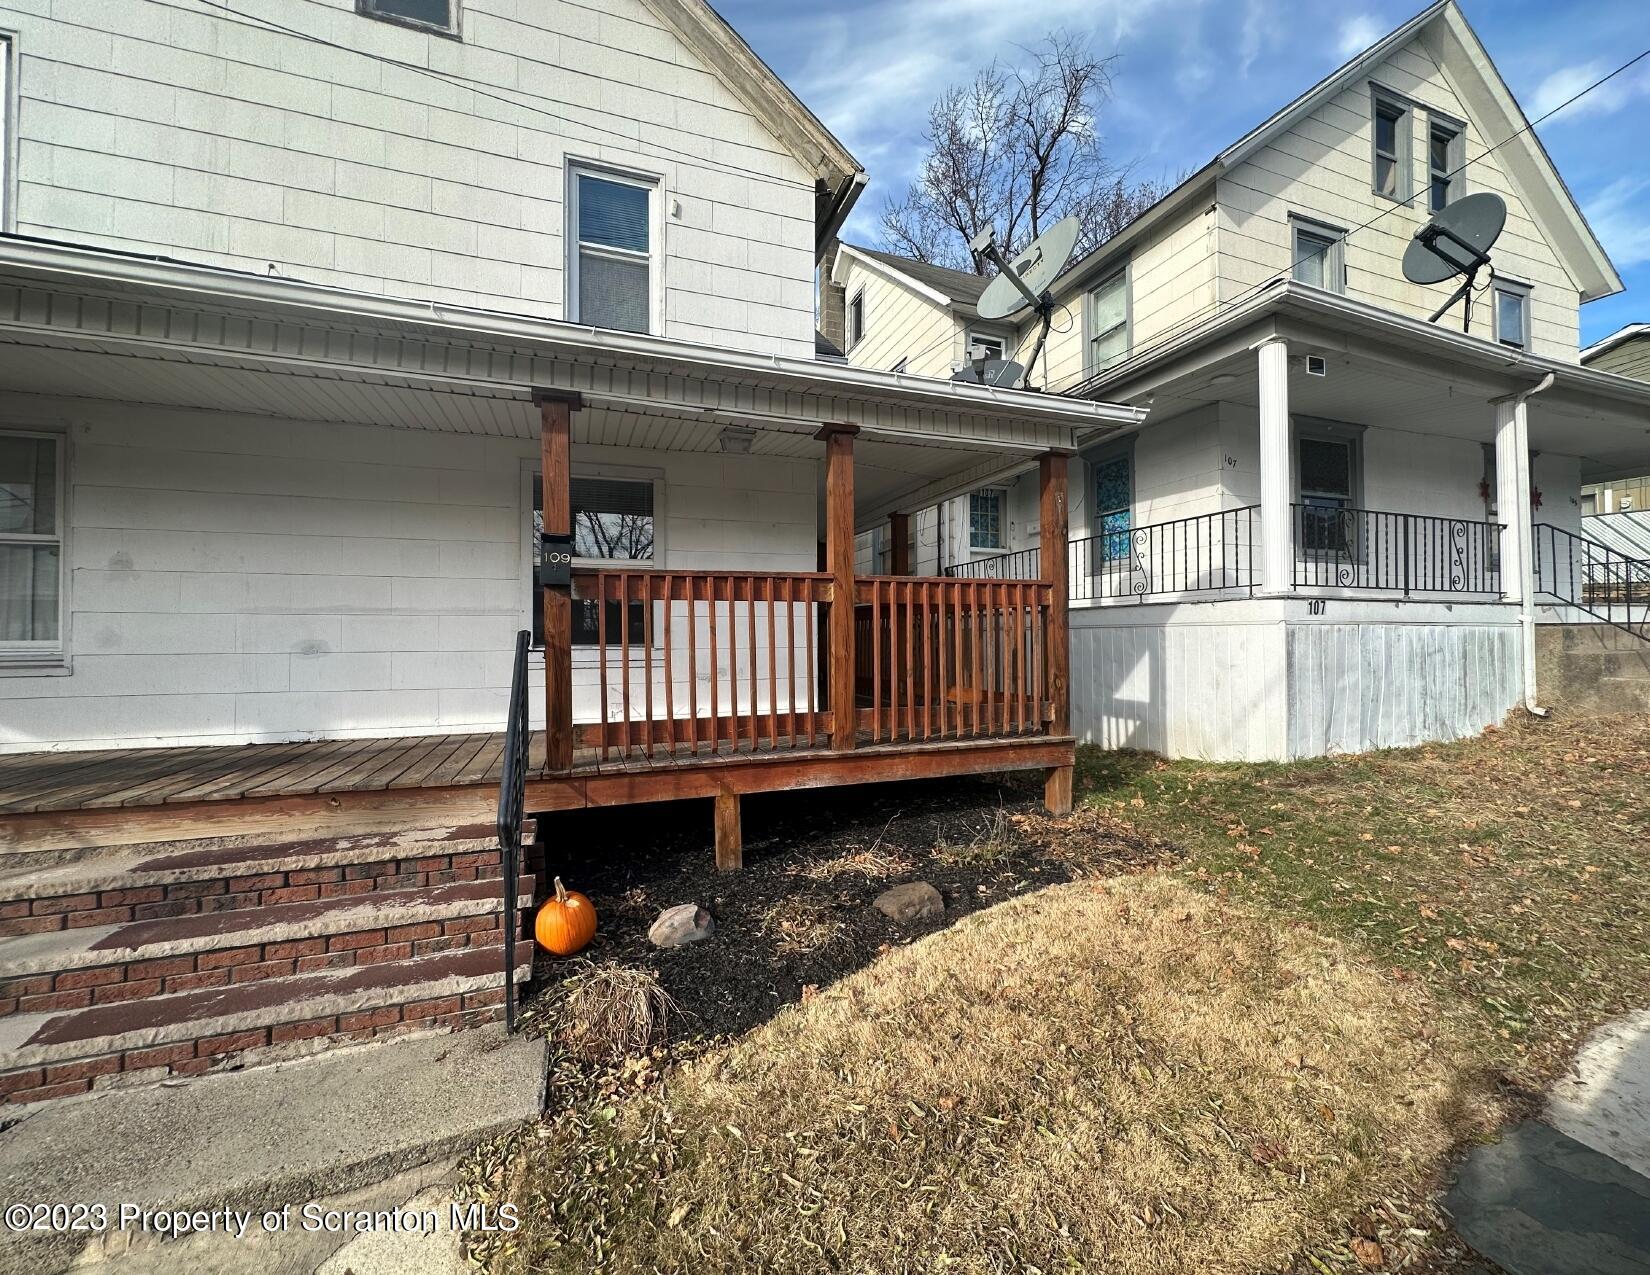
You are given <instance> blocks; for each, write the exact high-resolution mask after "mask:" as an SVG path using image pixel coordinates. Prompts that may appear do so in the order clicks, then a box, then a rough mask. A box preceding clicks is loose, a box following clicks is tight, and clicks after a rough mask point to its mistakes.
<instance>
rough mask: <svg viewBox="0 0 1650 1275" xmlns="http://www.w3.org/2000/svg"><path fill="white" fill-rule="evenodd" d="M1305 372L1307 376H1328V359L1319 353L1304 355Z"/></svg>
mask: <svg viewBox="0 0 1650 1275" xmlns="http://www.w3.org/2000/svg"><path fill="white" fill-rule="evenodd" d="M1306 374H1307V375H1308V376H1328V375H1329V360H1328V359H1326V358H1324V356H1323V355H1321V354H1308V355H1307V356H1306Z"/></svg>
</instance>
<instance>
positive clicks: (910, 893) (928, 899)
mask: <svg viewBox="0 0 1650 1275" xmlns="http://www.w3.org/2000/svg"><path fill="white" fill-rule="evenodd" d="M871 906H872V907H874V908H875V909H876V910H877V911H878V912H881V913H882V914H883V915H884V916H886V917H888V918H890V919H891V920H894V921H898V922H899V923H900V924H902V925H904V924H907V923H909V922H911V921H920V920H922V919H923V918H925V917H930V916H939V915H940V914H941V913H942V912H944V911H945V900H944V899H943V898H941V897H940V892H939V891H938V890H936V889H935V888H934V887H933V886H931V885H929V884H928V882H926V881H912V882H909V883H907V884H905V885H896V886H894V887H893V888H892V889H888V890H884V891H883V892H882V893H881V894H879V895H877V897H876V902H874V903H872V904H871Z"/></svg>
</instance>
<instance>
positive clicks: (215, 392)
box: [0, 0, 1142, 1102]
mask: <svg viewBox="0 0 1650 1275" xmlns="http://www.w3.org/2000/svg"><path fill="white" fill-rule="evenodd" d="M0 58H3V68H4V77H3V79H4V86H5V89H6V92H7V94H8V95H9V97H8V102H7V109H6V110H5V112H4V114H3V117H0V118H3V119H4V121H5V124H6V128H7V130H8V131H7V136H6V137H5V145H4V146H3V147H0V161H3V163H4V169H5V171H4V173H3V178H4V180H3V181H0V193H3V195H4V201H3V208H0V216H3V232H4V233H0V1097H3V1098H4V1100H6V1101H10V1102H27V1101H36V1100H42V1099H48V1098H53V1097H58V1096H61V1095H64V1094H67V1093H72V1092H78V1091H82V1090H84V1089H85V1088H87V1087H89V1086H93V1085H94V1084H102V1083H104V1078H105V1077H107V1076H111V1075H117V1076H121V1077H126V1076H128V1074H129V1073H133V1072H140V1071H141V1072H143V1073H145V1074H147V1075H150V1076H153V1075H155V1074H156V1073H157V1072H158V1073H159V1074H160V1075H165V1074H168V1072H169V1071H170V1072H171V1073H174V1074H175V1073H179V1072H182V1073H190V1072H194V1071H199V1070H203V1069H210V1068H212V1067H216V1066H220V1065H234V1064H235V1063H236V1061H237V1060H242V1061H244V1060H245V1059H247V1058H252V1057H254V1056H256V1057H262V1056H264V1054H265V1053H266V1052H267V1051H275V1052H279V1051H280V1050H281V1049H285V1048H288V1047H294V1046H302V1047H305V1048H308V1047H312V1046H313V1044H314V1043H315V1042H319V1041H326V1040H334V1039H358V1038H360V1037H361V1035H362V1034H367V1035H370V1034H373V1033H375V1032H381V1031H402V1030H406V1029H409V1028H411V1027H414V1026H417V1025H418V1024H420V1023H422V1024H425V1025H428V1024H431V1023H434V1024H436V1025H449V1024H455V1023H458V1022H461V1021H469V1020H470V1019H471V1018H473V1017H474V1016H487V1015H492V1014H496V1013H498V1012H499V1008H500V1006H501V1004H502V1003H503V1001H504V996H505V990H506V986H503V985H501V983H502V982H503V980H504V977H505V971H506V970H509V971H512V974H511V977H512V978H520V977H521V976H522V975H523V974H524V973H525V972H526V969H527V952H526V949H525V948H524V947H518V946H517V943H516V940H517V938H518V937H519V932H516V933H510V934H509V940H510V941H509V942H508V943H505V942H504V941H503V939H504V936H505V934H506V932H507V929H508V925H509V921H508V918H509V917H510V915H511V914H510V912H509V911H508V910H506V901H507V900H513V899H515V897H516V894H517V892H518V890H526V892H527V895H528V897H529V898H530V897H531V890H530V889H529V888H528V886H522V885H520V884H518V879H517V875H516V871H515V868H516V865H515V864H513V863H512V862H511V860H510V859H509V858H508V857H506V858H505V859H504V862H503V863H502V864H500V862H499V859H500V853H499V849H498V846H499V844H500V841H503V842H504V844H505V845H506V846H509V845H510V844H511V838H512V837H513V836H514V831H512V827H511V825H512V824H514V825H515V829H516V830H519V827H520V825H519V823H516V822H515V820H514V817H513V814H512V810H513V807H512V805H511V803H510V802H508V801H505V802H503V803H502V808H503V810H504V812H505V813H504V815H503V816H496V812H497V811H498V810H499V809H500V808H501V805H500V789H501V787H504V788H506V790H507V791H508V790H510V789H511V785H513V784H514V782H515V777H516V771H515V769H514V767H513V765H512V766H511V767H510V768H509V769H508V770H507V769H506V761H511V762H513V761H514V760H515V758H516V755H517V754H516V753H515V751H514V747H515V744H516V742H517V741H519V740H521V738H522V733H521V729H520V728H521V726H522V721H521V718H520V712H521V706H522V705H523V704H526V705H528V706H529V707H530V715H531V725H535V726H538V727H540V728H542V734H539V735H537V736H535V737H533V739H532V743H531V759H530V761H529V760H528V759H527V757H526V756H525V755H523V757H522V761H523V778H522V780H521V782H522V785H523V787H522V789H521V805H522V809H523V811H524V812H525V813H526V814H527V815H532V816H538V817H539V818H538V821H537V825H536V826H537V832H538V839H539V840H538V849H537V850H536V851H535V852H534V853H536V854H537V855H538V856H539V857H540V858H541V859H542V858H544V857H548V856H552V855H554V854H555V853H557V852H558V851H559V849H560V847H561V845H562V842H561V841H560V840H558V834H557V831H556V829H557V825H556V823H555V814H556V812H558V811H562V810H566V809H570V808H576V807H577V808H582V807H593V806H604V805H618V804H629V803H635V802H651V801H665V800H680V799H687V798H695V799H700V800H702V801H704V802H705V803H706V806H707V816H708V814H709V810H710V807H711V806H712V805H713V807H714V816H715V817H714V827H715V844H716V854H717V860H718V863H719V864H720V865H721V866H723V867H729V868H731V867H736V866H737V865H738V864H739V861H740V844H741V843H740V802H741V798H742V797H743V795H744V794H746V793H749V792H759V791H772V790H781V789H788V788H794V787H799V786H800V787H806V786H819V785H832V784H849V783H860V782H871V781H877V780H889V779H909V778H915V777H932V776H943V775H955V774H966V773H976V772H997V771H1001V770H1005V769H1007V770H1012V769H1022V770H1036V771H1041V772H1045V774H1046V783H1047V787H1046V792H1047V797H1048V801H1049V804H1050V805H1051V807H1053V808H1054V809H1057V810H1058V809H1064V808H1067V807H1069V803H1070V800H1071V776H1072V761H1073V748H1074V743H1073V739H1072V735H1071V730H1070V724H1069V717H1068V711H1067V707H1066V704H1067V688H1068V675H1067V656H1068V645H1067V640H1066V630H1065V614H1066V597H1065V590H1064V588H1063V587H1060V586H1058V585H1057V583H1056V582H1063V581H1064V579H1065V577H1066V574H1067V572H1066V566H1065V563H1064V561H1063V559H1062V558H1061V557H1060V553H1061V552H1062V551H1063V550H1064V548H1065V545H1066V543H1067V528H1066V513H1067V511H1066V494H1065V491H1066V489H1065V482H1066V472H1067V457H1068V456H1069V455H1070V454H1072V453H1073V452H1074V451H1075V449H1076V447H1077V442H1078V437H1079V435H1080V434H1081V435H1082V436H1084V437H1088V436H1091V435H1092V434H1094V433H1095V432H1097V431H1098V432H1106V431H1112V430H1117V429H1121V428H1123V427H1125V426H1127V425H1130V424H1133V423H1134V422H1135V421H1137V420H1139V419H1140V417H1141V415H1142V413H1141V411H1139V410H1138V409H1135V408H1131V407H1124V406H1119V405H1116V404H1112V403H1108V402H1103V401H1099V400H1091V399H1083V398H1063V397H1058V396H1053V395H1046V394H1032V393H1026V392H1021V391H1009V390H998V389H992V388H988V387H982V386H977V385H976V386H967V385H960V384H952V383H950V382H948V381H945V380H943V379H934V378H911V377H898V376H893V375H889V374H888V373H886V372H884V371H880V370H879V371H867V370H865V369H863V368H859V367H854V366H852V365H850V364H849V363H847V362H845V361H843V360H841V359H840V358H838V359H831V358H825V357H816V334H815V322H814V315H813V290H814V282H813V280H814V271H815V267H816V263H817V262H818V260H819V259H820V256H821V254H822V251H823V249H824V247H825V246H826V245H828V244H829V243H830V242H832V240H833V238H834V236H835V235H836V233H837V231H838V230H839V228H840V227H841V225H842V222H843V219H844V218H845V217H846V216H847V214H848V212H849V210H850V209H851V207H852V206H853V203H854V200H855V199H856V197H857V196H858V193H859V191H860V190H861V188H862V186H863V184H864V181H865V175H864V173H863V172H862V171H861V170H860V168H859V166H858V164H857V163H856V161H855V160H854V158H853V157H852V156H851V155H850V154H849V153H848V152H847V151H846V150H845V149H844V148H843V146H842V145H841V143H840V142H838V141H837V140H836V139H835V138H834V137H833V136H832V135H831V134H830V133H829V132H828V131H827V130H826V129H825V128H824V127H823V126H822V125H821V124H820V122H819V121H818V120H817V119H815V118H814V117H813V116H812V115H811V114H810V113H809V111H808V110H807V108H806V107H804V106H803V105H802V103H801V102H799V101H798V100H797V99H796V98H795V96H793V95H792V94H791V92H790V91H789V90H788V89H787V88H786V87H785V85H784V84H782V83H781V82H780V81H779V80H778V79H777V78H776V77H775V76H774V75H773V74H772V72H771V71H769V70H768V68H767V67H766V66H764V65H763V63H762V62H761V61H760V59H758V58H757V57H756V56H755V55H754V54H753V53H752V52H751V50H750V49H749V48H748V47H746V45H745V44H744V43H743V41H741V40H740V39H739V37H738V36H737V35H736V34H735V33H734V32H733V31H732V30H731V29H730V28H729V27H728V26H727V25H726V24H725V23H724V22H723V21H722V20H721V19H720V18H719V17H718V16H717V15H716V13H715V12H714V11H713V10H712V9H711V8H710V7H709V5H707V4H705V3H704V2H703V0H601V3H584V2H581V0H532V2H531V3H529V2H527V0H240V2H238V3H237V4H235V5H233V6H227V5H226V6H192V5H175V4H158V3H157V4H125V3H99V4H84V5H78V4H69V5H62V4H57V5H46V4H38V3H0ZM1025 464H1031V465H1034V466H1036V467H1037V469H1038V471H1039V473H1040V491H1041V493H1042V504H1041V506H1040V513H1039V516H1040V518H1041V519H1042V523H1043V525H1044V526H1046V527H1047V528H1048V534H1047V535H1046V536H1045V537H1044V540H1045V542H1046V543H1047V544H1048V545H1049V546H1050V552H1049V555H1048V560H1047V561H1046V562H1039V564H1037V568H1036V570H1034V571H1031V572H1030V573H1029V574H1028V575H1027V576H1026V577H1024V578H1020V579H1015V580H1010V581H996V582H992V583H990V584H981V583H980V582H975V581H966V580H955V579H932V580H926V581H922V582H916V581H913V580H911V579H909V578H899V579H896V578H892V577H889V576H884V575H878V574H876V573H874V572H870V571H865V570H857V571H856V567H855V562H854V532H855V529H856V526H857V527H871V526H875V525H878V524H879V523H880V522H881V521H882V520H883V519H884V518H885V517H886V514H887V512H888V511H889V510H890V509H894V508H903V507H912V508H915V507H921V506H923V505H926V504H931V503H934V502H935V501H937V500H943V499H946V498H948V497H949V496H951V495H953V494H955V493H961V492H966V491H968V490H970V489H971V488H973V487H974V486H977V485H978V483H979V482H980V481H981V479H982V477H984V476H987V475H990V474H993V473H996V472H999V471H1001V470H1002V469H1003V468H1004V466H1005V465H1012V466H1016V467H1018V466H1021V465H1025ZM523 632H526V633H531V634H532V635H533V636H534V640H535V642H536V643H537V645H538V647H539V649H540V651H541V652H542V653H541V654H540V655H536V656H534V657H533V658H532V659H531V660H528V659H527V658H526V655H525V652H524V651H522V650H521V648H520V647H518V644H517V639H518V634H521V633H523ZM518 651H519V652H521V654H520V656H519V658H520V660H521V663H520V664H519V665H518V662H517V661H518ZM528 681H530V683H531V685H530V686H528V685H526V682H528ZM507 722H508V723H509V724H510V726H511V727H512V729H511V730H510V731H509V733H508V737H507V736H506V734H505V733H504V732H502V731H501V728H503V727H505V726H506V724H507ZM495 817H498V818H499V823H500V831H499V834H498V836H497V837H496V838H495V837H494V836H493V835H492V834H491V833H490V832H489V826H490V825H492V823H493V821H494V820H495ZM707 826H709V821H708V819H707ZM249 839H250V840H249ZM183 843H187V844H183ZM528 866H529V869H530V868H531V862H530V863H529V865H528ZM500 877H503V878H504V882H508V884H505V883H504V882H501V881H500V880H499V878H500ZM529 884H530V883H529ZM203 900H205V901H204V902H203ZM501 912H502V913H503V915H502V916H501V915H500V913H501ZM220 913H221V918H220V915H219V914H220ZM413 922H416V924H414V923H413ZM317 936H319V937H317ZM317 943H319V946H316V945H317ZM157 944H159V945H163V946H164V949H165V950H164V952H157V947H156V945H157ZM489 944H490V946H487V945H489ZM203 954H204V955H203ZM161 955H164V957H165V958H166V959H165V960H159V959H158V958H159V956H161ZM207 956H210V957H211V958H212V959H211V963H210V965H209V964H208V962H207ZM151 958H155V959H151ZM197 959H199V961H200V965H199V967H198V968H197V967H196V966H195V965H194V964H193V962H195V961H196V960H197ZM242 965H245V966H247V968H246V969H244V970H243V969H242V968H241V967H242ZM161 968H165V969H166V971H167V972H166V973H165V974H164V975H162V974H161V973H160V972H159V971H160V969H161ZM231 969H233V970H234V971H235V972H234V973H233V975H232V974H231V972H230V971H231ZM88 971H89V972H90V973H89V974H88V973H87V972H88ZM71 975H72V978H71V977H70V976H71ZM94 989H95V990H94ZM111 989H112V990H111Z"/></svg>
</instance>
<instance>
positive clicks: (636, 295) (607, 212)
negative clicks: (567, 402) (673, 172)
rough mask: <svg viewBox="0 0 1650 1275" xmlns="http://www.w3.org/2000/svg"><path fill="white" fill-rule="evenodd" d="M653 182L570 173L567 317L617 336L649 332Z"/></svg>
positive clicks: (651, 280)
mask: <svg viewBox="0 0 1650 1275" xmlns="http://www.w3.org/2000/svg"><path fill="white" fill-rule="evenodd" d="M656 188H657V183H655V182H652V181H649V180H646V179H642V178H635V177H626V176H621V175H619V174H615V173H609V172H605V171H604V172H600V173H597V172H585V171H583V170H579V169H574V170H572V198H571V203H572V209H571V212H570V216H569V221H570V223H571V225H572V227H573V228H574V234H575V235H576V236H577V245H578V246H577V249H576V251H574V252H573V253H572V254H571V260H570V262H569V267H570V268H569V270H568V276H569V279H568V293H569V301H570V304H569V310H570V312H571V313H570V317H571V319H572V320H573V322H575V323H587V324H589V325H590V326H591V327H596V328H612V329H614V330H615V331H619V332H650V331H652V329H653V323H652V319H653V266H654V257H653V203H654V200H653V195H654V191H655V190H656Z"/></svg>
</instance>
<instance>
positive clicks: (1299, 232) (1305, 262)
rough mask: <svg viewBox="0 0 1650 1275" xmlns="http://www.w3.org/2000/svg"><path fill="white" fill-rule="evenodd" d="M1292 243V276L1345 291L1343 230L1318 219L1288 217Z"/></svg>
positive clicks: (1325, 287)
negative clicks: (1313, 220)
mask: <svg viewBox="0 0 1650 1275" xmlns="http://www.w3.org/2000/svg"><path fill="white" fill-rule="evenodd" d="M1290 226H1291V228H1292V231H1293V234H1294V238H1295V244H1294V268H1293V276H1294V279H1295V281H1296V282H1297V283H1309V284H1311V285H1312V286H1313V287H1314V288H1323V289H1325V290H1327V291H1329V292H1345V291H1346V256H1345V249H1344V247H1343V244H1344V243H1345V239H1346V232H1345V231H1342V230H1336V229H1334V228H1333V227H1330V226H1324V225H1320V224H1319V223H1317V222H1308V221H1305V220H1303V219H1301V218H1298V217H1297V218H1291V219H1290Z"/></svg>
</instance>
